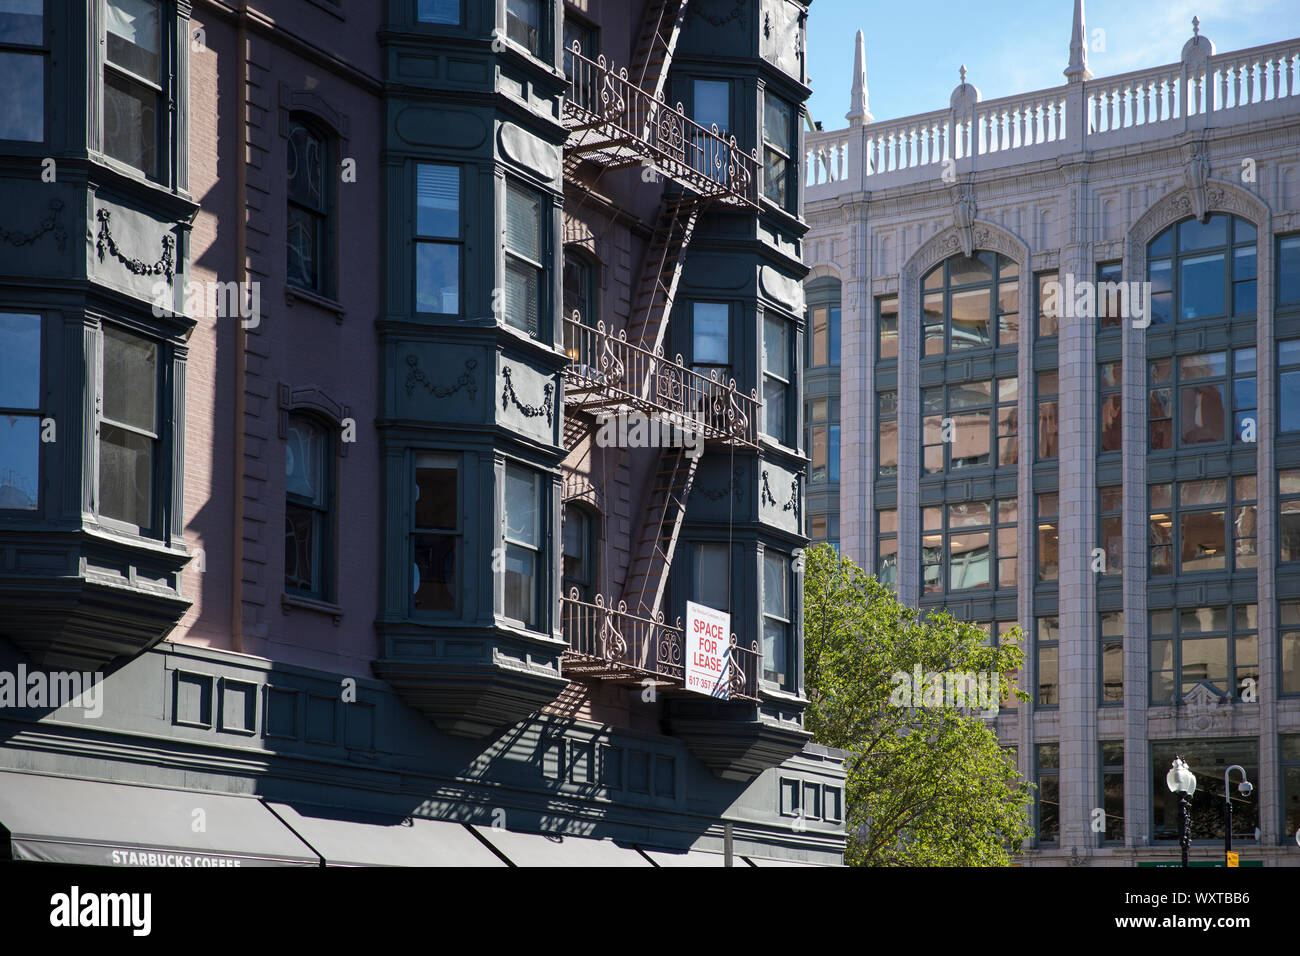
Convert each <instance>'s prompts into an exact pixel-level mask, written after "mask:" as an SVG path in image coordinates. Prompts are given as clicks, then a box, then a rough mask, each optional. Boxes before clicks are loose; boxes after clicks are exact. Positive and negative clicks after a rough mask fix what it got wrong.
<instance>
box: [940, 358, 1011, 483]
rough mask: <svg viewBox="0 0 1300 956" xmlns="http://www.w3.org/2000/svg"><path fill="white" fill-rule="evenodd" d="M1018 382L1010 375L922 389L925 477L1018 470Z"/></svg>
mask: <svg viewBox="0 0 1300 956" xmlns="http://www.w3.org/2000/svg"><path fill="white" fill-rule="evenodd" d="M1019 384H1020V383H1019V380H1018V379H1017V378H1016V377H1015V376H1008V377H1005V378H990V379H982V380H980V381H975V382H962V383H960V384H955V385H940V386H936V387H935V388H926V389H922V391H921V415H922V419H921V424H922V428H921V462H922V473H923V474H925V475H936V474H942V473H945V472H952V471H957V470H961V469H967V468H994V469H1000V468H1008V469H1013V468H1014V467H1015V465H1016V462H1017V461H1018V460H1019V457H1020V456H1019V442H1018V440H1017V436H1016V431H1017V427H1018V422H1019V413H1018V412H1017V409H1016V403H1017V401H1018V399H1019V395H1020V389H1019ZM995 448H996V449H997V459H996V462H995V460H994V458H993V449H995Z"/></svg>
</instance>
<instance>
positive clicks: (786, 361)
mask: <svg viewBox="0 0 1300 956" xmlns="http://www.w3.org/2000/svg"><path fill="white" fill-rule="evenodd" d="M792 373H793V366H792V363H791V361H790V323H789V322H786V321H785V320H784V319H782V318H781V317H780V316H774V315H769V316H766V317H765V318H764V319H763V434H765V435H767V436H768V437H769V438H772V439H775V440H776V441H778V442H780V443H781V444H782V445H790V444H792V443H793V441H792V438H791V434H790V418H791V416H790V396H791V394H793V391H794V382H793V374H792Z"/></svg>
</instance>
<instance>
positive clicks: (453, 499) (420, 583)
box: [411, 452, 463, 611]
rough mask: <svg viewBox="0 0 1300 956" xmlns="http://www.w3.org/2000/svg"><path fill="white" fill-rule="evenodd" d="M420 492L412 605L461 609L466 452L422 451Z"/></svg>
mask: <svg viewBox="0 0 1300 956" xmlns="http://www.w3.org/2000/svg"><path fill="white" fill-rule="evenodd" d="M414 493H415V501H414V506H413V508H412V530H411V548H412V552H413V566H412V581H411V592H412V601H411V603H412V606H413V607H414V608H415V610H417V611H455V610H456V607H457V603H456V599H457V593H458V592H457V582H458V581H459V580H460V565H461V540H462V534H463V529H462V526H461V512H462V510H463V509H462V508H461V494H462V492H461V480H460V456H459V455H456V454H447V453H443V452H422V453H420V454H418V455H416V457H415V488H414Z"/></svg>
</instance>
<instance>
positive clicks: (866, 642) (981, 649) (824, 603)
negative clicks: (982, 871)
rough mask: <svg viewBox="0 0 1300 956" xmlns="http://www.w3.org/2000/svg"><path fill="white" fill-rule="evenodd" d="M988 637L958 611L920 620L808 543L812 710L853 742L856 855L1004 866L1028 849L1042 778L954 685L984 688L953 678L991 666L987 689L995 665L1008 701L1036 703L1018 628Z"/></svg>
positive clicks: (857, 571)
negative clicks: (1017, 680) (1015, 677)
mask: <svg viewBox="0 0 1300 956" xmlns="http://www.w3.org/2000/svg"><path fill="white" fill-rule="evenodd" d="M987 640H988V637H987V634H986V633H985V631H984V629H983V628H981V627H980V626H979V625H977V624H971V623H966V622H962V621H957V620H955V619H954V618H953V617H952V616H951V615H950V614H948V613H947V612H931V613H928V614H927V615H926V616H924V617H922V616H921V615H920V614H919V613H918V612H917V610H916V609H915V608H910V607H906V606H904V605H903V604H900V603H899V601H898V598H897V597H896V596H895V595H894V593H893V592H892V591H890V590H889V589H888V588H886V587H885V586H884V585H882V584H880V583H879V582H878V581H877V580H876V579H875V578H873V577H871V576H870V575H868V574H867V573H866V572H864V571H863V570H862V569H861V568H859V567H857V566H856V565H855V564H853V562H852V561H849V560H848V559H847V558H841V557H840V556H839V555H837V554H836V553H835V551H834V550H832V549H831V548H829V547H826V546H824V545H823V546H819V547H816V548H811V549H809V550H808V552H807V556H806V568H805V571H804V647H805V652H804V666H805V674H806V687H807V693H808V701H809V703H808V710H807V713H806V720H807V727H808V729H809V730H811V731H812V733H813V735H814V739H815V740H816V741H817V742H818V743H822V744H825V745H827V746H830V747H839V748H842V749H844V750H846V751H848V757H847V759H846V762H845V769H846V777H847V779H846V789H847V793H846V797H845V805H846V815H845V823H846V827H847V830H848V848H847V850H846V853H845V862H846V863H848V864H849V865H852V866H1005V865H1006V864H1007V863H1009V862H1010V860H1011V858H1012V857H1013V856H1014V855H1015V854H1017V853H1019V852H1020V847H1021V844H1022V843H1023V841H1024V840H1025V838H1026V837H1027V836H1028V835H1029V832H1030V831H1029V827H1028V823H1027V821H1028V816H1029V814H1028V808H1029V805H1030V802H1031V800H1032V796H1031V790H1032V787H1031V785H1030V784H1029V783H1027V782H1026V781H1024V780H1023V779H1022V778H1021V777H1020V775H1019V773H1018V772H1017V770H1016V768H1015V766H1014V763H1013V761H1012V760H1011V759H1010V756H1009V755H1008V754H1007V753H1006V752H1004V751H1003V750H1002V749H1001V748H1000V747H999V746H998V742H997V736H996V734H995V733H994V732H993V730H992V728H991V727H990V726H989V725H988V724H987V723H986V722H985V721H984V719H983V718H981V717H980V716H979V713H978V709H970V708H969V706H967V707H962V706H958V705H959V704H960V703H961V697H960V696H957V694H956V693H954V692H953V690H950V689H949V688H962V689H964V690H966V691H968V692H969V693H972V694H973V693H974V692H975V687H973V686H969V685H968V686H966V687H964V688H963V683H962V680H960V679H958V678H957V677H956V676H955V675H961V674H967V672H975V673H978V672H983V673H984V674H985V676H986V681H985V685H984V686H985V688H986V689H988V690H990V691H992V689H993V686H994V682H993V675H994V674H996V675H998V676H997V689H998V691H1000V693H999V694H998V696H999V697H1000V698H1001V699H1002V700H1003V701H1005V700H1006V699H1008V696H1009V695H1010V694H1015V695H1016V697H1017V699H1020V700H1027V699H1028V695H1027V694H1025V693H1024V692H1022V691H1018V690H1015V689H1014V687H1013V686H1012V683H1013V682H1012V674H1013V672H1015V671H1016V670H1017V669H1018V668H1019V667H1020V665H1021V663H1022V660H1023V655H1022V653H1021V650H1020V647H1019V640H1020V633H1019V629H1017V630H1016V631H1015V632H1013V634H1011V635H1009V636H1008V638H1007V640H1008V641H1009V643H1003V644H1001V645H1000V646H996V647H990V646H988V643H987ZM935 674H938V675H939V677H938V678H936V677H934V676H933V675H935ZM918 678H920V679H919V680H918ZM936 680H937V681H938V684H936ZM918 684H919V685H920V687H921V689H922V698H923V699H922V700H915V701H914V700H912V697H913V695H914V692H915V691H916V690H917V689H918V688H917V685H918ZM936 687H937V688H938V694H937V696H936V694H935V690H936ZM945 692H946V693H945ZM913 705H915V706H913Z"/></svg>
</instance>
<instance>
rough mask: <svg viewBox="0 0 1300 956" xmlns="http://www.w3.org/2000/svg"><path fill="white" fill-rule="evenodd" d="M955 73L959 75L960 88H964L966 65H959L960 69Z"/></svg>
mask: <svg viewBox="0 0 1300 956" xmlns="http://www.w3.org/2000/svg"><path fill="white" fill-rule="evenodd" d="M957 72H958V73H960V74H961V82H962V86H965V85H966V64H965V63H963V64H962V65H961V69H960V70H958V71H957Z"/></svg>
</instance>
